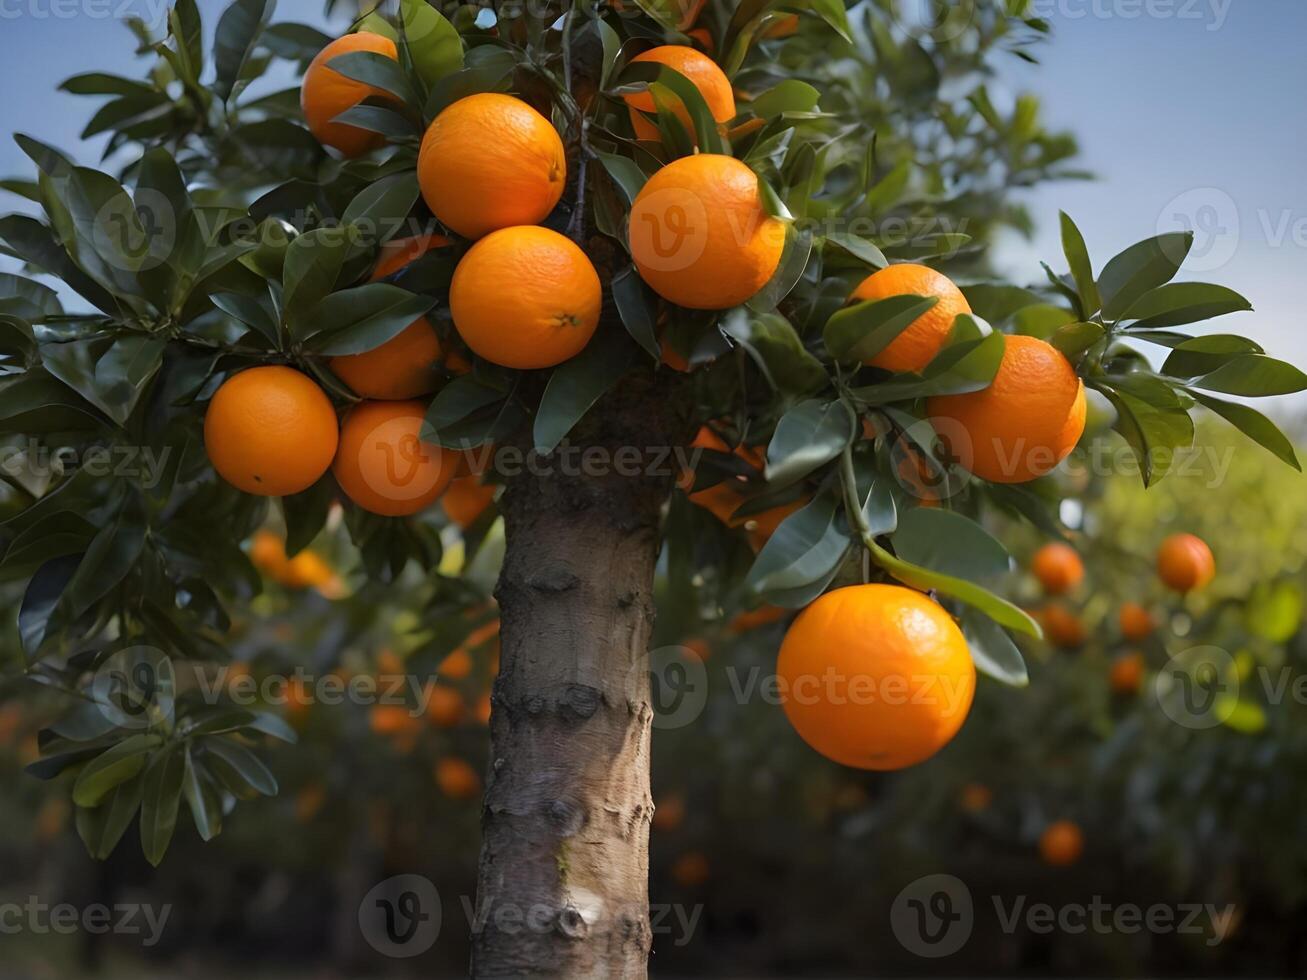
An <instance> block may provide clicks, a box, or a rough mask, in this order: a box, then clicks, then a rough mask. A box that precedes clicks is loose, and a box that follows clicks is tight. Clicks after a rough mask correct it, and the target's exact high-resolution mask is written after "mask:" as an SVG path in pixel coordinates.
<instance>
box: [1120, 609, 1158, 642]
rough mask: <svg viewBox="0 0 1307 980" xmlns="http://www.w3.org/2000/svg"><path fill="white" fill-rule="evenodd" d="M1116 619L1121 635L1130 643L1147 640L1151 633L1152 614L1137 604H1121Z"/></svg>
mask: <svg viewBox="0 0 1307 980" xmlns="http://www.w3.org/2000/svg"><path fill="white" fill-rule="evenodd" d="M1117 619H1118V621H1119V622H1120V624H1121V635H1122V636H1123V637H1125V638H1126V639H1127V640H1130V641H1131V642H1132V643H1138V642H1139V641H1140V640H1145V639H1147V638H1148V637H1149V636H1150V635H1151V634H1152V632H1153V617H1152V614H1151V613H1149V611H1148V610H1147V609H1145V608H1144V607H1143V606H1141V605H1139V603H1137V602H1125V603H1122V604H1121V611H1120V613H1118V614H1117Z"/></svg>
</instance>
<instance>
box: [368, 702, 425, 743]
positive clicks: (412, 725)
mask: <svg viewBox="0 0 1307 980" xmlns="http://www.w3.org/2000/svg"><path fill="white" fill-rule="evenodd" d="M368 724H369V725H370V726H371V728H372V730H373V731H374V732H376V733H377V734H378V735H407V734H409V733H410V732H413V731H416V730H418V729H420V728H421V722H420V721H418V719H417V718H416V717H415V716H414V715H413V713H412V712H411V711H410V710H409V709H408V708H406V707H404V706H403V705H402V704H377V705H373V706H372V710H371V711H370V712H369V713H368Z"/></svg>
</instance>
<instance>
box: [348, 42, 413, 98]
mask: <svg viewBox="0 0 1307 980" xmlns="http://www.w3.org/2000/svg"><path fill="white" fill-rule="evenodd" d="M327 67H328V68H330V69H331V70H332V71H335V72H339V73H340V74H342V75H344V76H345V77H346V78H352V79H354V80H355V81H356V82H363V83H364V84H365V85H371V86H373V87H374V88H379V89H381V90H382V91H383V92H386V93H389V94H390V95H392V96H394V97H395V98H396V99H397V100H399V101H400V102H402V103H403V104H405V105H408V106H413V107H416V106H418V105H420V104H421V101H420V100H419V99H418V96H417V93H416V92H414V91H413V85H412V84H411V83H410V82H409V79H408V76H407V75H405V74H404V69H403V68H401V67H400V66H399V62H397V61H394V60H392V59H390V58H387V57H386V56H385V55H382V54H376V53H375V52H372V51H351V52H349V53H347V54H338V55H336V56H335V57H334V58H332V59H331V60H330V61H328V62H327Z"/></svg>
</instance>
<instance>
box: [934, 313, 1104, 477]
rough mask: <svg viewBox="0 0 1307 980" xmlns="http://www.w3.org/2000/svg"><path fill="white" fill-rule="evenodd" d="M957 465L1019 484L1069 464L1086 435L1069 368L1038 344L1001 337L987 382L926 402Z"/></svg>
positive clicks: (1079, 391)
mask: <svg viewBox="0 0 1307 980" xmlns="http://www.w3.org/2000/svg"><path fill="white" fill-rule="evenodd" d="M926 411H927V412H928V413H929V414H930V415H931V416H932V419H933V421H934V422H935V428H936V429H937V430H940V436H941V439H942V440H943V441H944V442H945V443H947V444H948V446H949V449H950V451H951V452H952V453H953V455H954V456H955V457H957V458H958V460H959V462H960V463H961V465H962V466H963V467H964V468H965V469H967V470H970V471H971V472H972V473H974V474H975V475H976V476H978V477H981V478H982V479H985V480H989V481H991V482H993V483H1025V482H1026V481H1027V480H1033V479H1035V477H1038V476H1043V475H1044V474H1045V473H1048V472H1050V471H1051V470H1052V469H1053V468H1054V467H1055V466H1057V464H1058V463H1060V462H1061V461H1062V460H1063V459H1065V458H1066V457H1067V455H1068V454H1069V453H1070V452H1071V450H1072V449H1074V448H1075V446H1076V443H1077V442H1078V441H1079V439H1080V434H1081V433H1082V432H1084V429H1085V386H1084V383H1083V382H1082V381H1081V380H1080V379H1079V378H1078V377H1076V373H1075V369H1074V368H1072V367H1071V362H1070V361H1068V360H1067V359H1066V358H1065V357H1063V356H1062V354H1061V352H1059V351H1058V350H1057V349H1056V348H1055V347H1053V346H1052V345H1051V344H1048V343H1045V342H1044V341H1042V340H1040V339H1038V338H1037V337H1026V336H1020V335H1012V336H1005V337H1004V352H1003V361H1002V363H1001V364H999V367H998V374H997V375H996V376H995V377H994V381H993V383H992V384H991V385H990V386H989V387H988V388H985V389H984V390H982V391H973V392H970V393H969V394H965V395H938V396H936V397H934V398H930V399H928V400H927V402H926Z"/></svg>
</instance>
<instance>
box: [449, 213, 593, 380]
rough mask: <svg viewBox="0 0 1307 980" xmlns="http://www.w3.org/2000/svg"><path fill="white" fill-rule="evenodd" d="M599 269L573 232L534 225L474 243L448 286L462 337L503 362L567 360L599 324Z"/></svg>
mask: <svg viewBox="0 0 1307 980" xmlns="http://www.w3.org/2000/svg"><path fill="white" fill-rule="evenodd" d="M602 301H603V287H602V286H601V285H600V283H599V273H597V272H595V267H594V266H593V265H592V264H591V263H590V259H589V258H587V257H586V254H585V253H584V252H583V251H581V249H580V248H579V247H578V246H577V245H576V243H575V242H573V241H572V240H571V239H570V238H565V237H564V236H562V235H560V234H559V233H558V232H556V231H550V230H549V229H548V228H539V227H536V226H534V225H522V226H521V227H516V228H504V229H502V230H500V231H496V232H493V233H492V234H489V235H487V236H486V237H485V238H483V239H482V240H481V241H479V242H477V243H476V244H475V245H473V246H472V247H471V248H470V249H468V252H467V254H466V255H464V256H463V258H462V261H460V262H459V263H458V268H457V269H455V270H454V281H453V284H452V285H451V286H450V289H449V311H450V314H451V315H452V316H453V318H454V326H455V327H456V328H457V329H458V333H459V336H461V337H462V338H463V341H464V343H466V344H467V345H468V346H469V347H471V348H472V350H473V351H475V352H476V353H477V354H478V355H480V356H481V357H484V358H485V359H486V360H487V361H490V362H492V363H494V364H501V365H503V366H504V367H510V368H520V369H530V368H547V367H553V366H554V365H555V364H561V363H562V362H563V361H566V360H567V359H568V358H569V357H574V356H576V355H577V354H579V353H580V352H581V350H582V348H584V347H585V345H586V344H588V343H589V342H590V338H591V337H592V336H593V335H594V332H595V327H597V326H598V325H599V310H600V306H601V304H602Z"/></svg>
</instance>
